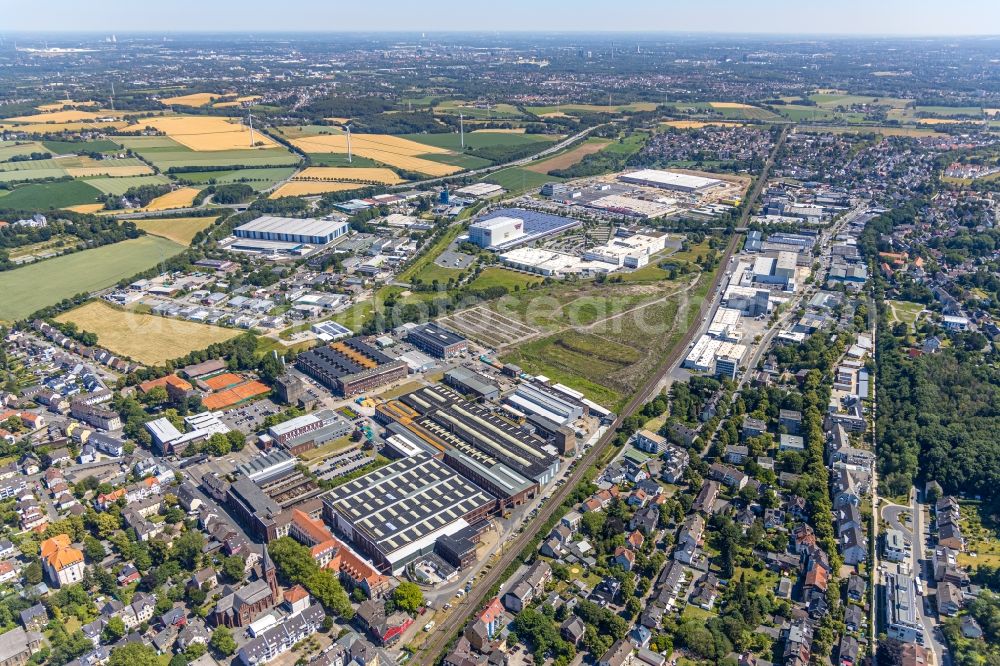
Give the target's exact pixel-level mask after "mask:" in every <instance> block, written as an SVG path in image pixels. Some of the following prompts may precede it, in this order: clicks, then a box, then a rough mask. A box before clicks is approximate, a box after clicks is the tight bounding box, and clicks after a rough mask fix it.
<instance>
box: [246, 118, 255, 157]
mask: <svg viewBox="0 0 1000 666" xmlns="http://www.w3.org/2000/svg"><path fill="white" fill-rule="evenodd" d="M247 121H248V122H249V123H250V147H251V148H253V144H254V140H253V114H252V113H251V112H250V110H249V109H247Z"/></svg>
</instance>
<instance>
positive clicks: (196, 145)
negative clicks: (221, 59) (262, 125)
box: [126, 116, 278, 151]
mask: <svg viewBox="0 0 1000 666" xmlns="http://www.w3.org/2000/svg"><path fill="white" fill-rule="evenodd" d="M144 127H152V128H153V129H156V130H159V131H161V132H163V133H164V134H166V135H167V136H168V137H170V138H171V139H173V140H174V141H176V142H177V143H179V144H181V145H183V146H186V147H187V148H190V149H191V150H195V151H208V150H240V149H246V150H252V149H253V148H261V147H263V148H274V147H276V146H277V145H278V144H277V143H275V142H274V140H273V139H271V137H269V136H267V135H266V134H262V133H260V132H257V131H254V134H253V139H254V145H253V146H251V145H250V128H249V127H247V126H246V125H242V124H240V123H238V122H230V121H229V119H227V118H220V117H218V116H160V117H158V118H143V119H142V120H140V121H139V123H138V124H137V125H130V126H129V127H128V128H126V129H127V131H129V132H133V131H136V130H139V129H142V128H144Z"/></svg>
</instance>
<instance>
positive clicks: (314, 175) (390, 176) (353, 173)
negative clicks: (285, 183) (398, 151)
mask: <svg viewBox="0 0 1000 666" xmlns="http://www.w3.org/2000/svg"><path fill="white" fill-rule="evenodd" d="M292 180H341V181H351V182H358V183H378V184H380V185H398V184H399V183H402V182H404V181H403V179H402V178H400V177H399V176H398V175H397V174H396V172H395V171H393V170H392V169H386V168H384V167H358V168H356V169H355V168H352V167H307V168H305V169H303V170H302V171H300V172H299V173H297V174H295V177H294V178H292Z"/></svg>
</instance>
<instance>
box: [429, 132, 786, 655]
mask: <svg viewBox="0 0 1000 666" xmlns="http://www.w3.org/2000/svg"><path fill="white" fill-rule="evenodd" d="M788 129H789V128H788V127H785V128H784V129H783V131H782V133H781V135H780V136H779V138H778V140H777V141H776V142H775V145H774V148H773V149H772V151H771V154H770V155H769V156H768V158H767V161H766V162H765V163H764V167H763V168H762V169H761V173H760V176H759V178H758V179H757V182H755V183H754V185H753V187H752V188H751V191H750V192H749V193H748V194H747V205H746V207H745V208H744V210H743V213H742V215H741V216H740V222H739V225H738V226H739V227H744V226H745V225H746V221H747V219H748V218H749V215H750V211H751V209H752V207H753V202H754V201H756V199H757V197H758V196H760V192H761V190H762V189H763V187H764V183H765V182H766V181H767V175H768V172H769V171H770V169H771V166H772V165H773V164H774V159H775V156H776V155H777V153H778V150H779V149H780V148H781V146H782V144H783V143H784V141H785V138H786V137H787V136H788ZM741 235H742V234H741V233H734V234H733V236H732V238H730V239H729V244H728V245H727V246H726V252H725V254H724V255H723V256H722V258H721V259H720V261H719V264H718V267H717V269H716V272H715V277H714V278H713V280H712V285H711V287H710V288H709V291H708V296H707V297H706V298H705V300H703V301H702V303H701V306H700V307H699V312H698V316H696V317H695V318H694V319H693V320H692V321H693V322H694V323H693V324H692V325H691V326H689V327H688V330H687V331H686V332H685V333H684V337H683V338H682V339H681V340H680V341H679V342H678V343H677V344H676V345H675V346H674V348H673V349H672V350H671V351H670V353H669V354H668V355H667V356H666V357H665V358H664V360H663V362H662V363H661V364H660V365H659V367H658V368H657V369H656V372H654V373H653V374H652V376H651V377H649V378H648V379H647V380H646V382H645V384H643V386H642V388H640V389H639V390H638V391H636V393H635V395H633V396H632V398H631V399H630V400H629V401H628V403H627V404H626V405H625V408H624V409H623V410H622V412H621V414H619V415H618V416H617V417H616V418H615V420H614V422H613V423H612V424H611V427H609V428H608V430H607V431H606V432H605V433H604V435H602V436H601V438H600V439H599V440H598V442H597V443H596V444H594V446H592V447H591V448H590V450H589V451H587V452H586V453H585V454H584V455H583V457H582V458H580V459H579V461H578V462H577V465H576V468H575V469H574V470H573V473H572V474H571V475H570V476H569V477H568V478H567V479H566V483H564V484H563V485H561V486H559V487H558V488H557V489H556V490H555V492H554V493H553V494H552V497H550V498H549V500H548V501H546V502H544V503H543V504H542V506H541V507H540V508H539V509H538V513H537V514H536V515H535V518H534V519H533V520H531V521H530V522H529V523H527V524H526V525H525V527H524V530H523V531H522V532H521V533H520V534H518V535H517V536H516V537H515V538H514V539H513V540H512V541H511V542H510V543H509V544H508V545H507V546H506V547H505V550H504V551H503V553H502V554H501V556H500V560H499V561H498V562H497V563H495V564H494V565H493V567H492V568H491V569H490V571H489V572H487V574H486V575H485V576H484V577H483V579H482V580H481V581H479V582H478V583H477V584H476V586H475V587H474V588H472V589H471V590H470V591H469V592H468V594H466V595H465V597H464V598H463V599H462V601H461V603H459V604H457V605H456V607H455V610H454V611H453V612H452V614H451V615H450V616H448V618H447V619H445V620H443V621H442V622H441V623H440V624H439V625H438V626H437V628H436V630H435V632H434V634H433V635H432V636H430V637H429V638H428V639H427V641H426V642H425V643H424V645H423V646H422V647H421V648H420V650H418V651H417V652H416V653H415V654H414V656H413V659H412V660H411V662H412V663H413V664H416V665H417V666H431V665H432V664H434V663H436V662H437V660H438V658H439V657H440V656H441V653H442V651H443V650H444V649H445V648H446V647H447V646H448V643H449V641H450V640H451V638H452V637H453V636H455V634H456V633H457V632H458V630H459V629H461V628H462V627H464V626H465V624H466V622H468V620H469V618H470V617H471V616H472V614H473V613H474V612H475V611H476V610H478V609H479V608H482V607H483V605H484V603H485V601H486V597H487V595H488V594H489V593H490V592H491V591H492V590H493V587H494V586H495V585H497V584H498V583H500V582H502V581H501V579H500V576H501V575H503V573H504V571H505V570H506V569H507V567H509V566H510V565H511V563H513V562H514V561H515V560H516V559H517V558H519V557H520V555H521V551H522V550H524V548H525V546H527V545H528V543H530V542H531V540H532V539H533V538H534V537H535V535H536V534H537V533H538V530H539V529H540V528H541V526H542V525H544V524H545V523H546V522H547V521H548V520H549V519H550V518H551V517H552V516H553V514H554V513H555V512H556V511H557V510H558V509H559V507H560V506H562V504H563V502H564V501H565V500H566V497H567V496H568V495H569V493H570V492H571V490H572V489H573V488H575V487H576V485H577V484H579V483H580V481H581V480H582V479H583V477H584V474H586V472H587V470H588V469H590V467H591V466H592V465H593V464H594V463H595V462H596V461H597V460H599V459H600V458H601V456H602V455H603V454H604V452H605V451H607V449H608V446H609V445H610V444H611V442H612V441H613V440H614V438H615V435H616V434H617V432H618V428H619V427H621V424H622V421H623V420H624V419H625V418H627V417H629V416H632V415H633V414H635V412H636V411H637V410H638V409H639V408H640V407H641V406H642V405H643V404H645V403H646V402H648V401H649V400H650V399H651V398H652V396H653V394H654V393H655V392H656V391H657V390H658V388H657V387H658V386H659V384H660V381H661V380H662V379H663V378H664V377H665V376H666V375H667V373H669V372H670V371H671V369H672V368H673V367H674V364H675V363H677V362H678V361H679V360H680V358H681V356H682V355H683V354H684V352H685V351H687V348H688V345H689V344H690V343H691V341H692V339H693V338H694V336H695V335H696V334H697V333H698V331H699V330H700V326H699V325H698V322H700V321H701V318H702V317H705V316H706V315H707V314H708V313H709V312H710V311H711V309H712V306H713V303H714V301H715V295H716V291H717V290H718V289H719V285H720V284H721V282H722V279H723V277H724V276H725V268H726V266H728V265H729V260H730V259H731V258H732V256H733V253H734V252H735V251H736V247H737V245H738V243H739V240H740V238H741Z"/></svg>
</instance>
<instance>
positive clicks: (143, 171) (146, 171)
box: [66, 164, 153, 178]
mask: <svg viewBox="0 0 1000 666" xmlns="http://www.w3.org/2000/svg"><path fill="white" fill-rule="evenodd" d="M152 173H153V170H152V169H150V168H149V167H148V166H146V165H145V164H141V165H139V164H137V165H134V166H107V167H102V166H93V167H69V168H67V169H66V175H68V176H72V177H73V178H92V177H94V176H116V177H120V176H148V175H151V174H152Z"/></svg>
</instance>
